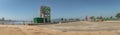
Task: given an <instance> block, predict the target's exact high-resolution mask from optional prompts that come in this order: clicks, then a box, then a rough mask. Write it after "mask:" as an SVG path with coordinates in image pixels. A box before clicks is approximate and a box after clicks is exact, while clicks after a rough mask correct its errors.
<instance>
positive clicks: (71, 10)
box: [0, 0, 120, 20]
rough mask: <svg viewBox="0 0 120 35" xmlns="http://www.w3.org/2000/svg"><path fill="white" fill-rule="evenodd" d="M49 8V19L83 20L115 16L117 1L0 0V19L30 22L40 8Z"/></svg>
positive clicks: (118, 10)
mask: <svg viewBox="0 0 120 35" xmlns="http://www.w3.org/2000/svg"><path fill="white" fill-rule="evenodd" d="M42 5H44V6H49V7H51V18H52V19H58V18H84V17H85V16H104V17H109V16H115V15H116V14H117V13H119V12H120V1H119V0H0V18H2V17H4V18H5V19H12V20H32V19H33V18H34V17H39V11H40V6H42Z"/></svg>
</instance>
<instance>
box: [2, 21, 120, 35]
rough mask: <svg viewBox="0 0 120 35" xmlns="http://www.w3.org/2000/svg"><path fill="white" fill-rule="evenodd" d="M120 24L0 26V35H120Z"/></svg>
mask: <svg viewBox="0 0 120 35" xmlns="http://www.w3.org/2000/svg"><path fill="white" fill-rule="evenodd" d="M119 28H120V24H119V23H118V22H117V23H115V22H114V23H109V22H70V23H62V24H52V25H34V26H32V25H0V35H120V29H119Z"/></svg>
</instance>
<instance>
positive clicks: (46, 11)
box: [40, 6, 51, 22]
mask: <svg viewBox="0 0 120 35" xmlns="http://www.w3.org/2000/svg"><path fill="white" fill-rule="evenodd" d="M50 13H51V9H50V7H49V6H41V8H40V17H41V18H44V22H50V20H51V15H50Z"/></svg>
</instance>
